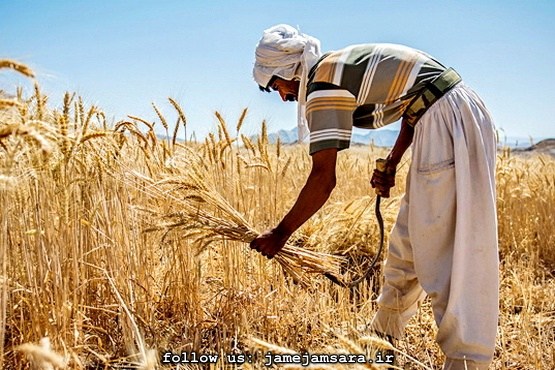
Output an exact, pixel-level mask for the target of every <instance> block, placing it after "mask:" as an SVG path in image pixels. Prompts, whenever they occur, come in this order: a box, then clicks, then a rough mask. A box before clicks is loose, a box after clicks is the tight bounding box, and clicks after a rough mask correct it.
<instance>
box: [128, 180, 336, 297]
mask: <svg viewBox="0 0 555 370" xmlns="http://www.w3.org/2000/svg"><path fill="white" fill-rule="evenodd" d="M193 173H196V174H197V176H194V175H193V176H190V177H189V178H185V179H184V178H180V177H176V176H172V177H169V178H166V179H163V180H160V181H154V180H152V179H150V178H147V177H145V176H143V175H139V176H140V178H141V179H142V180H143V181H144V180H146V181H148V182H149V183H150V186H149V191H148V192H149V193H150V194H151V195H153V196H155V197H164V198H166V199H169V200H171V202H172V203H173V204H175V205H176V206H178V207H179V209H180V211H178V212H169V213H165V214H161V215H159V216H160V218H161V219H163V220H165V221H164V222H162V223H160V224H158V225H156V226H154V227H152V228H151V229H149V230H147V231H154V230H167V231H170V230H176V229H179V230H181V231H182V232H183V233H184V237H187V238H191V239H194V240H196V241H198V245H199V253H202V252H203V251H204V250H205V249H206V248H207V247H208V246H209V245H211V244H212V243H213V242H215V241H221V240H222V238H223V239H225V240H231V241H239V242H243V243H250V242H251V241H252V240H254V239H255V238H256V237H257V236H258V235H259V232H258V231H257V230H256V229H255V228H254V227H253V226H251V225H250V224H249V222H248V221H247V220H246V219H245V217H244V216H243V215H242V214H241V213H240V212H239V211H237V210H236V209H235V208H234V207H233V206H232V205H231V204H230V203H229V202H228V201H227V200H226V199H225V198H224V197H223V196H221V194H220V193H218V191H217V190H215V189H214V188H213V187H209V186H207V185H206V184H205V183H204V181H203V179H202V177H201V176H198V172H197V171H193ZM135 174H136V173H135ZM273 260H274V261H276V262H277V263H279V264H280V266H281V267H282V268H283V270H284V271H285V272H286V273H287V274H288V275H289V276H290V277H291V278H292V279H293V280H294V281H295V282H297V283H299V284H302V285H305V286H306V285H308V283H309V276H308V275H307V274H331V275H334V276H338V274H339V271H340V268H341V265H342V264H343V263H344V258H343V257H340V256H336V255H332V254H327V253H322V252H316V251H313V250H309V249H305V248H302V247H299V246H295V245H291V244H286V245H285V246H284V248H283V249H282V250H281V251H279V252H278V253H277V254H276V255H275V257H274V258H273Z"/></svg>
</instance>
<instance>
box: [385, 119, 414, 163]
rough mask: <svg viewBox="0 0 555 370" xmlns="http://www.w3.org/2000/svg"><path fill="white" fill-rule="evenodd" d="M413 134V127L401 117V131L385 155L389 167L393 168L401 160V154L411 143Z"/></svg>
mask: <svg viewBox="0 0 555 370" xmlns="http://www.w3.org/2000/svg"><path fill="white" fill-rule="evenodd" d="M413 136H414V128H413V127H412V126H410V125H409V124H407V123H406V122H405V120H404V119H403V121H402V122H401V131H399V136H397V140H396V141H395V145H393V148H392V149H391V152H390V153H389V155H388V156H387V165H388V166H389V167H390V168H393V169H395V168H396V167H397V165H398V164H399V162H401V158H402V157H403V154H405V152H406V151H407V149H408V147H409V146H410V144H411V143H412V138H413Z"/></svg>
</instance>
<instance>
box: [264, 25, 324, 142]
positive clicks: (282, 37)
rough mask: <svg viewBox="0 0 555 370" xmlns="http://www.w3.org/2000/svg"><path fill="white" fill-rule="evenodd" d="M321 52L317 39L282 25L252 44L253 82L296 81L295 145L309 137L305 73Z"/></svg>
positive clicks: (267, 31) (266, 31) (265, 33)
mask: <svg viewBox="0 0 555 370" xmlns="http://www.w3.org/2000/svg"><path fill="white" fill-rule="evenodd" d="M321 55H322V52H321V50H320V41H318V39H316V38H314V37H312V36H309V35H306V34H303V33H301V32H299V31H298V30H297V29H295V28H293V27H291V26H288V25H286V24H279V25H277V26H273V27H270V28H268V29H267V30H265V31H264V34H263V36H262V38H261V39H260V41H259V42H258V44H257V45H256V52H255V63H254V68H253V76H254V80H255V81H256V82H257V83H258V84H259V85H260V86H263V87H267V86H268V83H269V82H270V80H271V78H272V77H273V76H278V77H281V78H283V79H284V80H289V81H290V80H299V81H300V87H299V96H298V97H297V100H298V108H297V126H298V134H299V142H300V141H303V140H304V139H305V138H306V137H307V136H308V134H309V129H308V121H307V119H306V84H307V82H308V72H310V69H311V68H312V67H313V66H314V64H316V62H317V61H318V59H319V58H320V56H321Z"/></svg>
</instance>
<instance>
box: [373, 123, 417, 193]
mask: <svg viewBox="0 0 555 370" xmlns="http://www.w3.org/2000/svg"><path fill="white" fill-rule="evenodd" d="M413 136H414V128H413V127H412V126H410V125H409V124H408V123H406V121H405V120H404V119H403V121H402V122H401V131H400V132H399V136H397V140H396V141H395V145H393V148H392V149H391V152H390V153H389V155H388V156H387V158H386V163H385V171H379V170H377V169H376V170H374V173H373V175H372V180H370V184H371V185H372V187H373V188H376V193H377V194H378V195H381V196H383V197H384V198H388V197H389V189H390V188H392V187H393V186H395V173H396V171H397V165H398V164H399V162H401V158H402V157H403V154H405V152H406V151H407V149H408V147H409V146H410V144H411V143H412V138H413Z"/></svg>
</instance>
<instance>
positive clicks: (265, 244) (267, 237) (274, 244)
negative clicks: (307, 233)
mask: <svg viewBox="0 0 555 370" xmlns="http://www.w3.org/2000/svg"><path fill="white" fill-rule="evenodd" d="M287 239H289V235H287V234H285V233H283V232H280V231H279V230H278V229H277V228H275V229H271V230H268V231H266V232H264V233H262V234H260V235H259V236H257V237H256V239H254V240H253V241H252V242H251V243H250V247H251V248H252V249H254V250H256V251H258V252H260V253H261V254H262V255H263V256H265V257H268V258H270V259H271V258H273V257H274V256H275V255H276V254H277V253H278V252H279V251H280V250H282V249H283V247H284V246H285V243H286V242H287Z"/></svg>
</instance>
